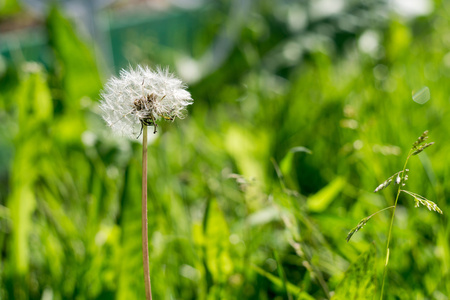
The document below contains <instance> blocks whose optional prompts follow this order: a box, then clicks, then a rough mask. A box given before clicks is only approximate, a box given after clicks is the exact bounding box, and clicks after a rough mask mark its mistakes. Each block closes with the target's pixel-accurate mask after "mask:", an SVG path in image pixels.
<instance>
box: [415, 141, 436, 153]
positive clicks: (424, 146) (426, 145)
mask: <svg viewBox="0 0 450 300" xmlns="http://www.w3.org/2000/svg"><path fill="white" fill-rule="evenodd" d="M433 144H434V142H431V143H426V144H424V145H422V146H420V147H417V149H416V150H415V151H414V152H413V154H412V155H417V154H419V153H420V152H422V151H423V150H425V149H426V148H428V147H430V146H431V145H433Z"/></svg>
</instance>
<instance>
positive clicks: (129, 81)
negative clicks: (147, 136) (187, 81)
mask: <svg viewBox="0 0 450 300" xmlns="http://www.w3.org/2000/svg"><path fill="white" fill-rule="evenodd" d="M101 97H102V101H101V104H100V108H101V110H102V111H103V119H105V121H106V123H108V125H109V126H110V127H111V129H112V130H113V131H114V132H115V133H117V134H120V135H125V136H128V137H135V138H136V137H138V136H139V135H140V132H142V129H143V127H144V126H153V127H154V130H153V133H156V127H157V121H158V120H160V119H161V118H163V119H166V120H171V121H173V120H175V118H179V119H183V118H184V116H185V111H186V106H188V105H190V104H192V103H193V102H194V101H193V100H192V98H191V94H190V93H189V92H188V91H186V85H184V84H183V82H182V81H181V80H180V79H178V78H176V77H175V76H174V75H172V74H171V73H169V71H168V70H167V69H156V71H153V70H151V69H150V68H148V67H142V66H138V67H137V68H136V69H132V68H130V69H129V70H128V71H127V70H122V71H121V72H120V78H116V77H112V78H111V79H109V80H108V82H107V83H106V85H105V88H104V90H103V92H102V93H101Z"/></svg>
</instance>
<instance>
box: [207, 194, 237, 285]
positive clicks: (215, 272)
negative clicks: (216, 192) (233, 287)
mask: <svg viewBox="0 0 450 300" xmlns="http://www.w3.org/2000/svg"><path fill="white" fill-rule="evenodd" d="M206 213H207V216H206V224H205V225H206V227H205V228H204V230H205V232H204V236H205V240H204V242H205V250H206V255H205V259H206V266H207V268H208V270H209V272H210V273H211V275H212V277H213V279H214V282H216V283H218V282H226V281H227V278H228V276H229V275H230V274H231V273H232V271H233V268H234V266H233V261H232V259H231V257H230V253H229V249H230V243H229V237H230V232H229V230H228V224H227V222H226V220H225V217H224V215H223V213H222V211H221V210H220V208H219V205H218V204H217V201H216V200H215V199H211V200H210V202H209V204H208V208H207V212H206Z"/></svg>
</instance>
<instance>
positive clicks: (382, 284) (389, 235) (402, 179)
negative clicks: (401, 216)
mask: <svg viewBox="0 0 450 300" xmlns="http://www.w3.org/2000/svg"><path fill="white" fill-rule="evenodd" d="M411 155H412V149H411V150H409V153H408V157H407V158H406V161H405V165H404V166H403V171H402V173H401V174H402V177H401V180H400V182H399V184H398V190H397V196H396V197H395V202H394V209H393V211H392V217H391V223H390V225H389V232H388V238H387V242H386V261H385V263H384V270H383V282H382V283H381V295H380V300H382V299H383V292H384V282H385V280H386V272H387V265H388V262H389V243H390V241H391V234H392V226H393V224H394V217H395V209H396V208H397V202H398V198H399V196H400V193H401V190H402V184H403V181H404V176H405V170H406V165H407V164H408V160H409V158H410V157H411Z"/></svg>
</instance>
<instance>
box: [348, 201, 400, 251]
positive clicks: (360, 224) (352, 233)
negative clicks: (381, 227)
mask: <svg viewBox="0 0 450 300" xmlns="http://www.w3.org/2000/svg"><path fill="white" fill-rule="evenodd" d="M390 208H394V206H389V207H385V208H383V209H381V210H379V211H377V212H376V213H373V214H371V215H370V216H368V217H365V218H364V219H362V220H361V221H359V223H358V225H356V227H355V228H353V229H352V230H350V232H349V233H348V234H347V238H346V240H347V243H348V242H349V241H350V239H351V238H352V236H353V235H354V234H355V233H357V232H358V231H359V230H360V229H361V228H363V227H364V225H366V224H367V222H368V221H369V220H370V219H371V218H372V217H373V216H375V215H376V214H377V213H380V212H382V211H385V210H386V209H390Z"/></svg>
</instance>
